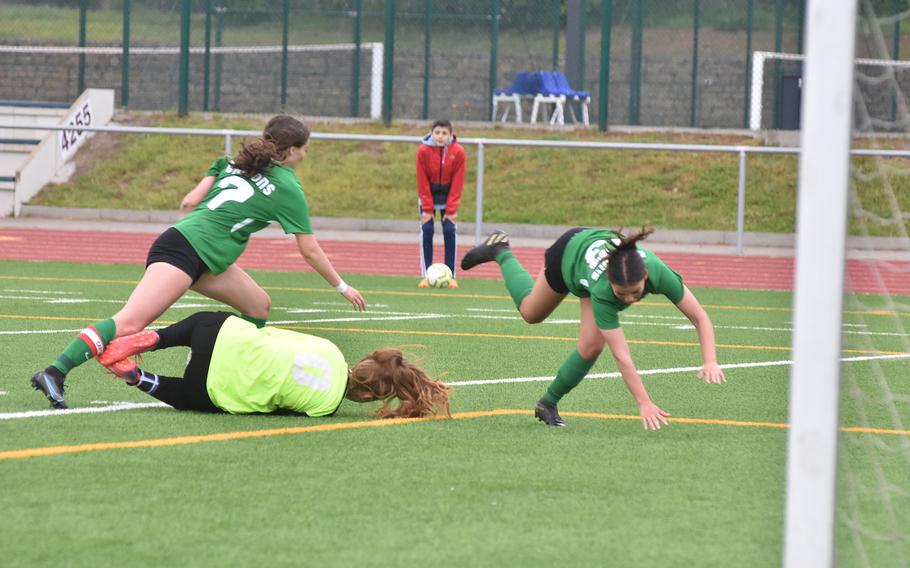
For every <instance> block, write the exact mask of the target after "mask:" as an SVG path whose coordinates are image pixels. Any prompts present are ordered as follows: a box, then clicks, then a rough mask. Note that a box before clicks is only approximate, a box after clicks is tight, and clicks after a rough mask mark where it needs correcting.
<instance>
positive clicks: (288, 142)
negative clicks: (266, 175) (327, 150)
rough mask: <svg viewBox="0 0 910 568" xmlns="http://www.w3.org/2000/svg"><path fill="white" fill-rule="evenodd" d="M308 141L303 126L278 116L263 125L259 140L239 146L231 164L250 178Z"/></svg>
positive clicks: (306, 131)
mask: <svg viewBox="0 0 910 568" xmlns="http://www.w3.org/2000/svg"><path fill="white" fill-rule="evenodd" d="M309 140H310V129H309V128H307V127H306V125H305V124H303V123H302V122H300V121H299V120H297V119H296V118H294V117H292V116H287V115H284V114H280V115H278V116H275V117H272V119H271V120H269V122H268V124H266V125H265V129H264V130H263V131H262V137H261V138H257V139H256V140H253V141H252V142H250V143H249V144H242V145H241V148H240V152H239V153H238V154H237V156H236V157H235V158H234V160H233V161H232V164H233V166H234V167H235V168H237V169H238V170H243V172H244V173H245V174H246V175H247V176H250V177H252V176H255V175H256V174H261V173H262V172H263V171H264V170H265V169H266V168H267V167H269V165H271V163H272V162H280V161H281V160H283V159H284V158H285V157H287V152H288V150H289V149H290V148H292V147H300V146H303V145H305V144H306V143H307V142H308V141H309Z"/></svg>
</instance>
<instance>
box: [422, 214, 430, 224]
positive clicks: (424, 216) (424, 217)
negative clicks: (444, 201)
mask: <svg viewBox="0 0 910 568" xmlns="http://www.w3.org/2000/svg"><path fill="white" fill-rule="evenodd" d="M432 220H433V214H432V213H421V214H420V224H421V225H423V224H426V223H429V222H430V221H432Z"/></svg>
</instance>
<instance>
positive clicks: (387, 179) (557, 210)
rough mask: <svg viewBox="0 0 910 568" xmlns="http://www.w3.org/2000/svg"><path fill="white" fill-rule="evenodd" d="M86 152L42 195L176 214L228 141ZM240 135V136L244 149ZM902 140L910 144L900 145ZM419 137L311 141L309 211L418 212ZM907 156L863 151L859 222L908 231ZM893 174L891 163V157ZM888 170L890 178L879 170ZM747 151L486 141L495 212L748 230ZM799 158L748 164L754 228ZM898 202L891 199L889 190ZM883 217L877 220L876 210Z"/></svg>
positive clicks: (306, 171) (511, 216)
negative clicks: (879, 157) (88, 158)
mask: <svg viewBox="0 0 910 568" xmlns="http://www.w3.org/2000/svg"><path fill="white" fill-rule="evenodd" d="M152 120H154V121H155V123H156V124H159V125H162V126H181V127H188V128H234V129H246V130H258V129H259V128H261V127H262V119H261V118H257V117H243V116H216V117H214V118H210V119H208V118H203V117H200V116H195V117H191V118H187V119H182V120H181V119H178V118H176V117H175V116H173V115H154V117H153V118H152ZM313 127H314V130H316V131H318V132H348V133H369V134H392V135H413V136H418V135H422V134H424V133H425V132H424V131H425V128H423V127H417V126H409V125H394V126H392V127H388V128H386V127H383V126H381V125H378V124H358V125H350V124H340V123H332V122H328V123H315V124H314V125H313ZM458 134H460V135H461V136H464V137H477V138H519V139H546V140H581V141H601V140H606V141H623V142H670V143H681V144H683V143H698V144H715V145H719V144H740V145H756V144H758V142H756V141H755V140H753V139H751V138H747V137H742V136H735V135H720V134H717V135H699V134H671V133H642V134H621V133H608V134H603V133H598V132H594V131H578V132H563V133H556V132H552V131H548V130H510V129H504V128H496V127H491V128H476V127H470V128H467V127H466V128H463V129H459V130H458ZM104 136H105V137H106V138H104V140H103V141H102V139H101V137H100V136H99V138H98V139H96V140H93V141H90V142H89V143H88V144H87V145H86V147H85V148H84V149H83V150H82V151H83V153H89V154H90V155H93V156H96V159H95V160H94V161H93V162H92V164H91V166H90V167H89V168H88V169H87V170H86V171H85V172H84V173H83V174H82V175H79V176H77V177H75V178H74V179H73V180H72V181H70V182H68V183H64V184H59V185H50V186H48V187H47V188H46V189H45V190H43V191H42V192H41V193H40V194H38V195H37V196H36V197H35V198H34V199H32V201H31V203H33V204H39V205H56V206H66V207H112V208H124V209H176V208H177V205H178V204H179V203H180V200H181V198H182V197H183V196H184V195H185V194H186V192H188V191H189V190H190V189H191V188H192V187H193V186H194V185H195V184H196V183H197V182H198V181H199V179H200V178H201V177H202V176H203V175H204V174H205V171H206V170H207V168H208V166H209V164H210V163H211V162H212V161H213V160H214V159H215V158H216V157H217V156H219V155H220V154H221V153H222V152H223V151H224V150H223V148H224V140H223V139H222V138H219V137H201V136H183V137H181V136H161V135H110V134H108V135H104ZM240 143H241V141H239V140H237V141H235V150H236V149H239V146H240ZM892 146H896V147H901V143H899V142H898V143H895V144H893V145H892ZM415 148H416V144H404V143H373V142H340V141H328V140H313V141H312V142H311V146H310V150H309V152H308V154H307V157H306V159H305V160H304V162H303V164H302V165H301V166H300V167H299V168H298V172H297V173H298V176H299V177H300V179H301V181H302V183H303V187H304V191H305V192H306V194H307V197H308V199H309V202H310V206H311V213H312V214H313V215H318V216H326V217H366V218H374V219H408V218H411V217H413V213H414V211H415V210H416V184H415V181H414V152H415ZM466 151H467V152H468V167H467V173H466V180H465V190H464V196H463V199H462V203H461V208H460V212H459V217H460V219H462V220H464V221H472V220H474V212H475V208H476V206H475V187H476V175H477V171H476V167H477V161H476V147H475V146H473V145H468V146H467V147H466ZM904 162H905V160H898V159H892V160H888V161H886V162H883V163H882V162H879V161H876V160H872V159H863V160H856V161H855V162H854V167H855V168H856V170H857V171H861V172H863V173H864V174H865V177H864V178H863V179H862V180H858V181H857V182H856V188H857V192H856V196H857V203H859V204H861V205H862V208H863V210H864V211H865V212H866V216H865V217H864V219H865V222H864V223H863V224H862V225H861V224H859V223H854V224H853V226H852V228H851V230H852V232H853V233H854V234H855V233H858V232H860V231H868V232H869V234H872V235H879V236H897V235H900V234H902V233H901V231H902V230H903V231H906V230H910V219H906V218H903V219H900V218H895V217H894V213H893V209H892V208H893V207H894V206H895V203H896V206H898V207H900V210H901V211H908V210H910V178H908V176H906V175H903V170H902V169H900V168H906V167H907V164H906V163H904ZM883 164H884V165H885V166H887V167H888V168H889V169H887V170H883V169H882V167H881V166H882V165H883ZM874 171H885V172H886V173H885V174H884V177H876V176H869V175H868V174H869V173H871V172H874ZM737 176H738V166H737V157H736V155H730V154H720V153H717V154H714V153H681V152H675V153H669V152H637V151H629V150H616V151H604V150H574V149H556V148H534V149H531V148H521V147H501V146H500V147H490V146H488V147H487V148H486V149H485V168H484V221H485V222H487V223H531V224H557V225H590V226H604V225H606V226H614V225H615V226H626V227H630V226H641V225H654V226H656V227H661V228H668V229H703V230H724V231H732V230H735V229H736V200H737V195H736V193H737V183H738V177H737ZM796 176H797V159H796V157H795V156H763V155H752V156H750V157H749V158H748V162H747V171H746V183H747V189H746V209H745V228H746V230H747V231H758V232H783V233H789V232H793V230H794V226H795V210H796V185H797V180H796ZM892 198H893V199H894V200H896V201H891V199H892ZM869 213H871V214H872V215H868V214H869Z"/></svg>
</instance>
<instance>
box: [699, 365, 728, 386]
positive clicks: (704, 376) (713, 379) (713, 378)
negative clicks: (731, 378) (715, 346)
mask: <svg viewBox="0 0 910 568" xmlns="http://www.w3.org/2000/svg"><path fill="white" fill-rule="evenodd" d="M698 378H699V379H701V380H703V381H705V382H706V383H708V384H713V385H719V384H721V383H725V382H727V377H725V376H724V371H723V369H721V368H720V365H718V364H717V363H708V364H707V365H705V366H704V367H702V368H701V371H699V372H698Z"/></svg>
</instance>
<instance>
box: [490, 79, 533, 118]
mask: <svg viewBox="0 0 910 568" xmlns="http://www.w3.org/2000/svg"><path fill="white" fill-rule="evenodd" d="M539 92H540V77H539V75H538V74H537V73H529V72H528V71H521V72H520V73H518V74H517V75H515V79H514V80H513V81H512V86H510V87H509V88H508V89H496V90H495V91H493V117H492V120H493V122H496V111H497V108H498V106H499V103H504V104H505V105H506V107H505V110H504V111H503V113H502V122H505V121H506V120H507V119H508V118H509V105H510V104H511V105H512V108H514V109H515V121H516V122H521V99H522V98H528V99H530V98H533V97H534V96H535V95H537V93H539Z"/></svg>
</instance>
